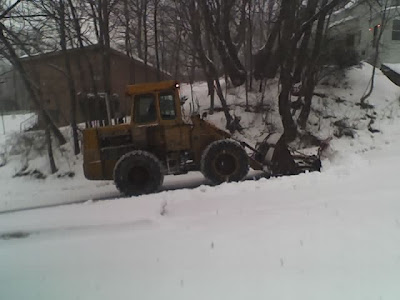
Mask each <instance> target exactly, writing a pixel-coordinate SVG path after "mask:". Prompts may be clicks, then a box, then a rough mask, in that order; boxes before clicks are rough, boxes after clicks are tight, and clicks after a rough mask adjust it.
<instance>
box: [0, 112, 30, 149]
mask: <svg viewBox="0 0 400 300" xmlns="http://www.w3.org/2000/svg"><path fill="white" fill-rule="evenodd" d="M33 115H34V114H33V113H15V114H7V115H1V116H0V145H1V144H3V143H4V140H5V138H6V134H10V133H13V132H19V131H20V126H21V123H23V122H24V121H26V120H28V119H30V118H31V117H32V116H33Z"/></svg>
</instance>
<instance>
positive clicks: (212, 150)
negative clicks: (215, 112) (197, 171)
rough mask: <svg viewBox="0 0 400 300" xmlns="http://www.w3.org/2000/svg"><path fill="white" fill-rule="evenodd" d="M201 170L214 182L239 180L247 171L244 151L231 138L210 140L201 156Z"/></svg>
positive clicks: (247, 162)
mask: <svg viewBox="0 0 400 300" xmlns="http://www.w3.org/2000/svg"><path fill="white" fill-rule="evenodd" d="M200 168H201V172H202V173H203V175H204V177H206V178H207V179H209V180H210V181H211V182H212V183H214V184H220V183H222V182H231V181H240V180H242V179H243V178H244V177H245V176H246V175H247V173H248V171H249V158H248V156H247V153H246V151H245V150H244V149H243V147H242V146H240V145H239V144H238V143H236V142H234V141H232V140H219V141H215V142H212V143H211V144H210V145H209V146H208V147H207V148H206V149H205V150H204V152H203V155H202V157H201V166H200Z"/></svg>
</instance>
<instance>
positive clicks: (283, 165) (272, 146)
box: [253, 133, 321, 176]
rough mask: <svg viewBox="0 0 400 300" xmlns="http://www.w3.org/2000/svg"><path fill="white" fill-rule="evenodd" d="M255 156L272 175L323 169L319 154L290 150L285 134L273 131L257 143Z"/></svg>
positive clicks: (294, 173)
mask: <svg viewBox="0 0 400 300" xmlns="http://www.w3.org/2000/svg"><path fill="white" fill-rule="evenodd" d="M255 150H256V152H255V154H254V156H253V158H254V159H255V160H256V161H258V162H259V163H261V164H262V165H263V166H264V171H266V172H268V173H270V175H272V176H283V175H296V174H300V173H304V172H313V171H320V170H321V160H320V158H319V156H318V155H306V154H303V153H300V152H295V151H291V150H289V147H288V146H287V145H286V142H285V139H284V138H283V135H282V134H280V133H272V134H270V135H268V136H267V137H266V138H265V140H264V141H263V142H261V143H259V144H257V145H256V149H255Z"/></svg>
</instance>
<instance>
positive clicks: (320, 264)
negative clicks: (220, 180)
mask: <svg viewBox="0 0 400 300" xmlns="http://www.w3.org/2000/svg"><path fill="white" fill-rule="evenodd" d="M366 71H368V66H364V68H362V69H359V68H354V69H352V70H349V71H348V72H347V73H346V75H345V76H344V77H343V78H342V80H340V81H339V82H338V83H336V84H335V87H333V86H326V85H323V86H320V87H319V90H318V92H319V93H321V94H325V95H326V97H324V98H323V99H319V100H317V101H315V106H314V112H316V111H318V110H322V112H323V113H324V114H323V115H321V118H317V114H314V118H315V119H314V121H312V122H315V125H314V126H313V127H314V133H315V134H316V132H317V131H316V129H317V128H319V127H321V134H325V135H326V136H334V134H335V130H337V126H335V125H332V124H333V123H335V122H336V121H337V120H343V119H345V120H347V121H346V122H348V124H350V125H351V129H352V130H353V131H354V137H353V138H351V137H349V136H343V137H341V138H336V137H335V138H334V140H333V141H332V142H331V149H330V152H329V155H328V158H325V159H324V160H323V169H322V172H321V173H318V172H314V173H310V174H301V175H298V176H288V177H280V178H271V179H264V178H262V179H260V180H247V181H244V182H240V183H224V184H222V185H219V186H216V187H211V186H206V185H204V183H205V182H204V179H203V178H202V176H201V174H199V173H197V172H192V173H190V174H188V176H185V177H182V176H167V180H166V181H167V182H166V188H170V189H174V188H176V187H179V188H181V189H179V190H172V191H171V190H170V191H165V190H164V191H162V192H160V193H157V194H153V195H146V196H141V197H132V198H120V196H119V194H118V192H116V190H115V187H114V186H113V185H112V184H111V183H107V182H99V183H93V182H89V181H86V180H85V179H84V178H83V176H82V171H81V158H80V157H77V158H73V157H72V156H71V152H70V151H69V150H68V147H67V148H65V149H64V152H63V155H61V154H60V153H59V154H57V155H58V158H57V161H58V164H59V166H60V167H61V170H60V171H59V173H58V174H56V175H54V176H47V177H46V179H35V178H31V177H29V176H24V177H18V178H12V175H13V174H15V172H17V171H18V170H19V169H18V168H19V167H20V166H21V164H23V161H21V158H22V156H21V154H19V155H14V156H9V157H8V158H9V159H8V163H7V164H6V165H5V166H4V167H2V168H0V181H1V189H0V203H1V206H0V210H3V213H0V270H1V271H0V299H7V300H14V299H15V300H17V299H32V300H33V299H38V300H39V299H41V300H42V299H61V300H63V299H65V300H70V299H99V300H100V299H151V300H157V299H174V300H179V299H182V300H186V299H191V300H197V299H198V300H203V299H211V300H213V299H215V300H217V299H234V300H236V299H237V300H241V299H280V300H292V299H299V300H320V299H323V300H373V299H385V300H397V299H399V297H400V287H399V285H398V278H399V277H400V255H399V253H400V239H399V229H400V214H399V212H400V202H399V197H398V195H399V193H400V188H399V184H398V180H397V178H398V177H397V176H398V175H397V174H398V168H397V166H398V165H399V163H400V158H399V154H398V153H399V152H400V122H399V121H400V120H399V119H398V117H399V99H398V97H399V91H400V90H399V88H397V87H395V86H393V85H391V84H390V83H389V82H388V81H387V80H386V79H385V77H383V76H381V74H380V73H378V75H377V87H376V91H375V92H374V94H373V97H372V98H371V99H370V101H369V102H370V104H373V105H374V108H373V109H372V108H371V109H369V110H361V109H360V108H359V107H358V106H356V105H355V104H356V102H357V101H358V99H359V95H357V94H358V93H362V91H363V89H364V88H365V86H364V85H363V84H364V83H365V81H368V76H367V75H365V76H364V72H366ZM346 82H347V83H346ZM184 89H186V87H184ZM195 90H196V97H197V98H198V99H199V103H200V104H203V103H204V102H205V101H206V98H205V97H201V95H204V93H205V92H204V89H203V88H202V85H201V84H199V85H196V86H195ZM184 92H186V91H185V90H184ZM234 92H236V91H232V97H236V96H233V95H234V94H233V93H234ZM238 95H240V93H238ZM338 97H340V99H341V100H338ZM237 99H238V100H237V101H243V100H242V98H239V97H238V98H237ZM231 100H233V99H231ZM343 100H344V101H343ZM205 105H206V104H205ZM203 107H204V104H203ZM200 108H201V109H202V106H200ZM232 110H235V111H236V112H237V114H240V115H243V118H242V122H243V124H244V125H245V124H246V122H247V124H248V126H249V127H248V129H247V130H246V131H245V132H244V135H245V136H246V137H247V138H248V139H250V138H252V136H253V135H254V136H256V137H257V136H258V134H259V133H256V130H255V129H254V128H252V127H253V126H254V127H256V126H258V125H257V124H260V125H259V126H260V128H261V129H263V128H264V125H261V124H262V122H261V121H259V120H256V121H255V122H254V123H252V114H251V113H247V114H242V112H243V111H242V108H241V107H238V106H232ZM367 113H368V114H372V115H374V116H376V120H375V122H374V124H373V126H374V127H373V128H374V129H375V130H378V129H379V132H375V133H372V132H371V131H370V130H369V129H368V124H369V120H368V119H370V117H368V116H367V117H366V116H365V115H366V114H367ZM260 118H261V117H260ZM210 119H212V120H213V122H215V123H216V124H217V125H221V123H222V122H223V121H222V119H221V115H220V114H219V113H216V114H214V115H213V116H212V117H210ZM317 121H318V122H317ZM258 122H259V123H258ZM251 124H253V125H251ZM322 129H323V130H322ZM14 139H15V137H14ZM37 143H38V142H37ZM35 144H36V143H35ZM37 148H40V147H37ZM38 152H40V151H39V150H37V153H38ZM34 153H35V152H34V151H33V152H32V155H33V156H34ZM62 162H64V163H62ZM32 168H37V169H40V170H42V171H43V174H45V175H46V173H45V172H46V161H45V158H44V157H41V156H40V155H38V154H36V158H34V157H32V161H31V162H30V164H29V167H28V168H27V170H29V169H32ZM66 171H73V172H75V176H74V177H72V178H70V177H68V176H65V177H62V178H57V175H60V174H61V173H62V172H66ZM249 179H251V178H249ZM96 199H97V200H100V199H101V200H102V201H96ZM77 200H81V201H84V203H79V204H78V203H77V204H73V205H61V206H57V207H52V208H41V209H31V210H27V211H19V212H12V213H11V212H8V213H4V210H7V209H16V208H22V207H27V206H39V205H49V204H59V203H64V204H65V203H68V202H75V201H77Z"/></svg>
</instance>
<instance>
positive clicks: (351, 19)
mask: <svg viewBox="0 0 400 300" xmlns="http://www.w3.org/2000/svg"><path fill="white" fill-rule="evenodd" d="M355 19H358V17H357V16H349V17H347V18H344V19H340V20H337V21H336V22H333V23H331V24H329V28H332V27H335V26H337V25H340V24H343V23H346V22H349V21H353V20H355Z"/></svg>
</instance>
